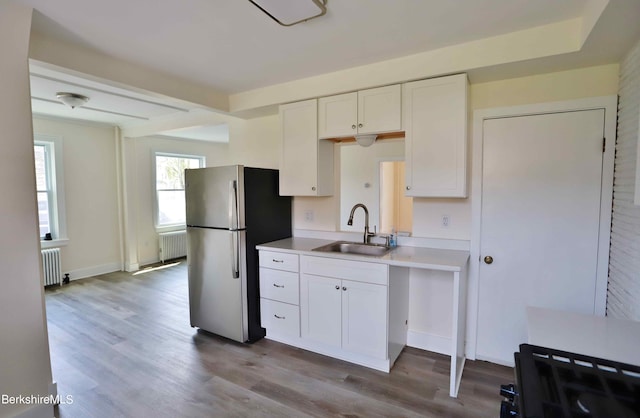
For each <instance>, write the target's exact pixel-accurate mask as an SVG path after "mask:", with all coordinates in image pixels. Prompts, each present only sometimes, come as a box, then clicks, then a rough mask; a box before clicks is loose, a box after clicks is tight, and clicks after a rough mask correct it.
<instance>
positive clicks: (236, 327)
mask: <svg viewBox="0 0 640 418" xmlns="http://www.w3.org/2000/svg"><path fill="white" fill-rule="evenodd" d="M187 239H188V253H189V255H188V262H189V310H190V314H191V326H193V327H198V328H201V329H203V330H205V331H209V332H212V333H214V334H218V335H221V336H223V337H226V338H229V339H232V340H235V341H239V342H245V341H247V339H248V320H247V296H246V292H247V280H246V277H247V276H246V268H245V267H244V266H245V265H246V262H245V260H246V255H245V252H244V246H245V245H246V232H245V231H225V230H219V229H210V228H192V227H190V228H187ZM236 269H238V270H239V271H237V270H236ZM236 271H237V273H238V276H239V277H237V278H236V277H234V276H235V275H236Z"/></svg>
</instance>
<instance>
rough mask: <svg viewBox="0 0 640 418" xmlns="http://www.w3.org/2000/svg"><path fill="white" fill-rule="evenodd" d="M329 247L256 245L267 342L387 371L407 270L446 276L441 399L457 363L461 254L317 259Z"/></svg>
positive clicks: (462, 301)
mask: <svg viewBox="0 0 640 418" xmlns="http://www.w3.org/2000/svg"><path fill="white" fill-rule="evenodd" d="M331 242H332V241H330V240H323V239H314V238H298V237H293V238H287V239H283V240H279V241H274V242H270V243H266V244H263V245H258V246H257V247H256V248H257V249H258V250H259V254H260V258H259V262H260V293H261V312H262V326H263V327H265V328H266V329H267V338H269V339H272V340H275V341H279V342H282V343H285V344H289V345H293V346H296V347H300V348H304V349H307V350H310V351H314V352H318V353H321V354H324V355H328V356H331V357H336V358H339V359H342V360H345V361H350V362H353V363H357V364H360V365H364V366H367V367H371V368H374V369H378V370H382V371H385V372H388V371H389V370H390V369H391V367H392V366H393V363H394V362H395V360H396V358H397V357H398V355H399V354H400V352H401V351H402V348H403V347H404V346H405V345H406V342H407V330H408V303H409V269H410V268H417V269H427V270H439V271H444V272H450V273H451V279H452V280H453V295H452V300H451V309H452V314H453V321H452V329H451V350H450V353H449V354H450V356H451V370H450V386H449V395H450V396H452V397H455V396H457V392H458V388H459V386H460V379H461V376H462V370H463V367H464V362H465V353H464V336H465V325H466V324H465V323H466V280H467V266H468V260H469V252H468V251H459V250H443V249H432V248H421V247H409V246H402V247H396V248H393V249H392V250H391V251H389V252H388V253H387V254H385V255H383V256H379V257H373V256H368V255H356V254H343V253H327V252H318V251H314V249H316V248H318V247H322V246H325V245H327V244H331Z"/></svg>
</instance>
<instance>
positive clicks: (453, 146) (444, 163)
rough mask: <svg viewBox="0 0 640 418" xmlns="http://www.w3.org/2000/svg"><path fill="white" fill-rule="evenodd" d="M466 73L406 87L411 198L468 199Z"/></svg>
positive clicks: (408, 168) (406, 144) (407, 172)
mask: <svg viewBox="0 0 640 418" xmlns="http://www.w3.org/2000/svg"><path fill="white" fill-rule="evenodd" d="M467 90H468V81H467V76H466V74H458V75H454V76H449V77H440V78H433V79H429V80H421V81H415V82H411V83H406V84H404V85H403V92H402V97H403V101H402V111H403V115H404V128H405V153H406V155H405V161H406V163H405V164H406V190H405V194H406V195H407V196H415V197H467V181H466V180H467Z"/></svg>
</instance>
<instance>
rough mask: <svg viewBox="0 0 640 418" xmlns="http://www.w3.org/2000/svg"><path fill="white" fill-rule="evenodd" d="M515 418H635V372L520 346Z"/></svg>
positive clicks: (638, 391)
mask: <svg viewBox="0 0 640 418" xmlns="http://www.w3.org/2000/svg"><path fill="white" fill-rule="evenodd" d="M516 377H517V380H518V389H519V402H520V416H522V417H552V418H555V417H619V418H627V417H628V418H640V367H638V366H633V365H629V364H624V363H619V362H615V361H611V360H604V359H599V358H595V357H590V356H585V355H581V354H575V353H568V352H565V351H560V350H554V349H549V348H544V347H537V346H533V345H529V344H522V345H521V346H520V352H519V353H516Z"/></svg>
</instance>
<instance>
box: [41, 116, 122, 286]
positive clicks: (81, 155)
mask: <svg viewBox="0 0 640 418" xmlns="http://www.w3.org/2000/svg"><path fill="white" fill-rule="evenodd" d="M33 131H34V133H35V134H44V135H53V136H57V137H60V138H62V142H63V152H62V155H63V161H62V163H63V165H64V189H65V208H66V219H67V237H68V238H69V243H68V245H67V246H65V247H61V251H62V254H61V256H62V271H63V272H64V273H69V274H70V277H71V279H72V280H73V279H77V278H82V277H87V276H90V275H94V274H100V273H102V272H107V271H116V270H120V269H121V260H120V223H119V219H118V185H117V172H118V168H117V161H116V137H115V129H114V128H113V127H109V126H100V125H95V124H88V123H82V122H73V121H66V120H61V119H55V120H54V119H46V118H41V117H38V116H35V117H34V118H33Z"/></svg>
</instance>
